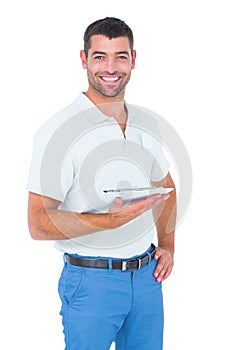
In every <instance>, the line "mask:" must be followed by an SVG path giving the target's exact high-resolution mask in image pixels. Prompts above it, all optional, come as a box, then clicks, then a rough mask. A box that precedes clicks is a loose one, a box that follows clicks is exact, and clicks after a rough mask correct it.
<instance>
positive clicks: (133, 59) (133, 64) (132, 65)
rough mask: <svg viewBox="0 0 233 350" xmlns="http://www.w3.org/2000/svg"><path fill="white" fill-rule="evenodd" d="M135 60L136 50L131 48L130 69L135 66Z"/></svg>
mask: <svg viewBox="0 0 233 350" xmlns="http://www.w3.org/2000/svg"><path fill="white" fill-rule="evenodd" d="M135 61H136V51H135V50H133V54H132V64H131V69H134V68H135Z"/></svg>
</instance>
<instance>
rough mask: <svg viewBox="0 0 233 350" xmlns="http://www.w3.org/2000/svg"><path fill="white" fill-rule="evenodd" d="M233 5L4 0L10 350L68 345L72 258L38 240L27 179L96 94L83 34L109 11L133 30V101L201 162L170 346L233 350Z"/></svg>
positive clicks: (167, 339) (171, 283) (174, 285)
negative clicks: (90, 92) (55, 120)
mask: <svg viewBox="0 0 233 350" xmlns="http://www.w3.org/2000/svg"><path fill="white" fill-rule="evenodd" d="M231 6H232V4H231V1H230V0H229V1H227V0H221V1H215V0H212V1H210V0H209V1H208V0H196V1H187V0H183V1H182V0H177V1H174V0H167V1H165V0H164V1H158V0H153V1H149V0H144V1H143V2H138V5H137V2H132V1H128V2H127V1H125V0H124V1H123V0H118V1H115V2H112V1H109V0H103V1H86V2H81V1H77V0H76V1H75V0H66V1H61V0H56V1H55V0H40V1H33V0H30V1H29V0H21V1H16V0H9V1H5V2H4V5H3V3H2V4H1V8H0V16H1V18H0V32H1V56H0V57H1V65H0V68H1V72H0V84H1V138H0V139H1V148H0V149H1V198H2V200H1V254H0V263H1V265H0V268H1V287H0V293H1V311H0V319H1V338H0V348H4V349H5V350H8V349H9V350H11V349H16V348H17V349H33V350H41V349H43V350H47V349H48V350H51V349H56V350H62V349H63V348H64V344H63V334H62V326H61V319H60V316H59V310H60V301H59V299H58V296H57V280H58V278H59V274H60V270H61V267H62V256H61V255H60V253H58V252H56V251H55V250H54V249H53V244H52V243H51V242H35V241H33V240H32V239H31V238H30V236H29V233H28V229H27V218H26V213H27V193H26V191H25V184H26V181H27V174H28V167H29V163H30V157H31V150H32V142H33V137H34V134H35V132H36V130H37V128H38V127H39V126H40V125H41V123H42V122H44V121H45V120H46V119H47V118H49V117H50V116H51V115H53V114H54V113H55V112H57V111H59V110H60V109H61V108H63V107H65V106H66V105H67V104H68V103H70V102H72V101H73V99H74V98H75V97H76V96H77V94H78V93H79V92H80V91H81V90H85V89H86V86H87V84H86V72H85V71H83V70H82V68H81V64H80V60H79V50H80V49H81V48H82V45H83V43H82V36H83V32H84V30H85V28H86V26H87V25H88V24H89V23H91V22H92V21H94V20H96V19H99V18H102V17H105V16H116V17H120V18H121V19H123V20H125V21H126V22H127V23H128V24H129V25H130V26H131V27H132V29H133V31H134V35H135V49H137V53H138V56H137V65H136V68H135V71H134V72H133V74H132V80H131V82H130V84H129V86H128V88H127V95H126V99H127V101H128V102H130V103H135V104H138V105H141V106H144V107H147V108H150V109H152V110H154V111H156V112H157V113H159V114H161V115H162V116H163V117H164V118H166V119H167V120H168V122H169V123H171V124H172V125H173V126H174V128H175V129H176V130H177V132H178V133H179V135H180V137H181V138H182V139H183V142H184V144H185V146H186V148H187V150H188V152H189V156H190V158H191V161H192V167H193V176H194V186H193V196H192V202H191V205H190V207H189V211H188V213H187V215H186V216H185V219H184V220H183V222H182V223H181V225H179V227H178V229H177V240H176V242H177V243H176V256H175V262H176V264H175V268H174V271H173V274H172V276H171V277H170V279H169V280H167V282H165V283H164V302H165V317H166V322H165V334H164V350H194V349H195V350H196V349H199V350H202V349H203V350H206V349H224V350H231V349H232V348H233V340H232V314H233V309H232V293H233V290H232V285H233V284H232V281H231V279H232V244H231V243H232V239H231V235H232V233H233V232H232V175H233V174H232V166H231V162H232V126H230V122H231V119H232V115H233V114H232V112H233V106H232V97H233V91H232V90H233V68H232V67H233V64H232V62H233V50H232V33H233V21H232V16H233V13H232V12H233V11H232V7H231ZM184 166H185V164H184ZM3 344H4V345H3ZM97 350H101V349H97ZM145 350H146V349H145Z"/></svg>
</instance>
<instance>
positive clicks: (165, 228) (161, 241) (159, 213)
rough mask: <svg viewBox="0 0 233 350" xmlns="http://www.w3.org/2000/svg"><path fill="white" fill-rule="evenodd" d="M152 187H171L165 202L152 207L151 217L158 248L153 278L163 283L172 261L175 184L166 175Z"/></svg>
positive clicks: (169, 176) (172, 263)
mask: <svg viewBox="0 0 233 350" xmlns="http://www.w3.org/2000/svg"><path fill="white" fill-rule="evenodd" d="M152 185H153V186H158V187H160V186H163V187H173V188H174V190H173V191H172V192H170V193H169V195H170V197H169V199H167V200H166V201H165V202H163V203H161V204H160V205H158V206H154V207H153V215H154V220H155V225H156V229H157V235H158V248H157V250H156V255H155V259H156V260H158V264H157V267H156V269H155V272H154V276H155V277H156V279H157V281H158V282H160V281H164V280H165V279H166V278H167V277H168V276H169V275H170V273H171V271H172V268H173V265H174V261H173V255H174V249H175V248H174V238H175V226H176V190H175V184H174V181H173V179H172V177H171V175H170V174H169V173H168V175H167V176H166V177H165V178H164V179H163V180H162V181H160V182H153V183H152Z"/></svg>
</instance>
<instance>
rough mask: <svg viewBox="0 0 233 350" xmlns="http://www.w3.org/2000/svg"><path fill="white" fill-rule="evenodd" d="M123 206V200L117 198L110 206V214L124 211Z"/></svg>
mask: <svg viewBox="0 0 233 350" xmlns="http://www.w3.org/2000/svg"><path fill="white" fill-rule="evenodd" d="M122 206H123V200H122V198H120V197H117V198H115V200H114V202H113V203H112V205H111V206H110V208H109V212H110V213H114V212H117V211H120V210H121V209H122Z"/></svg>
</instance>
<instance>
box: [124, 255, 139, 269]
mask: <svg viewBox="0 0 233 350" xmlns="http://www.w3.org/2000/svg"><path fill="white" fill-rule="evenodd" d="M136 260H137V261H138V266H137V267H135V268H133V269H132V268H131V269H130V268H129V270H132V271H133V270H140V268H141V267H142V259H141V258H137V259H135V260H134V261H136ZM127 263H128V261H127V260H124V261H122V264H121V271H127V267H128V266H127Z"/></svg>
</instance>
